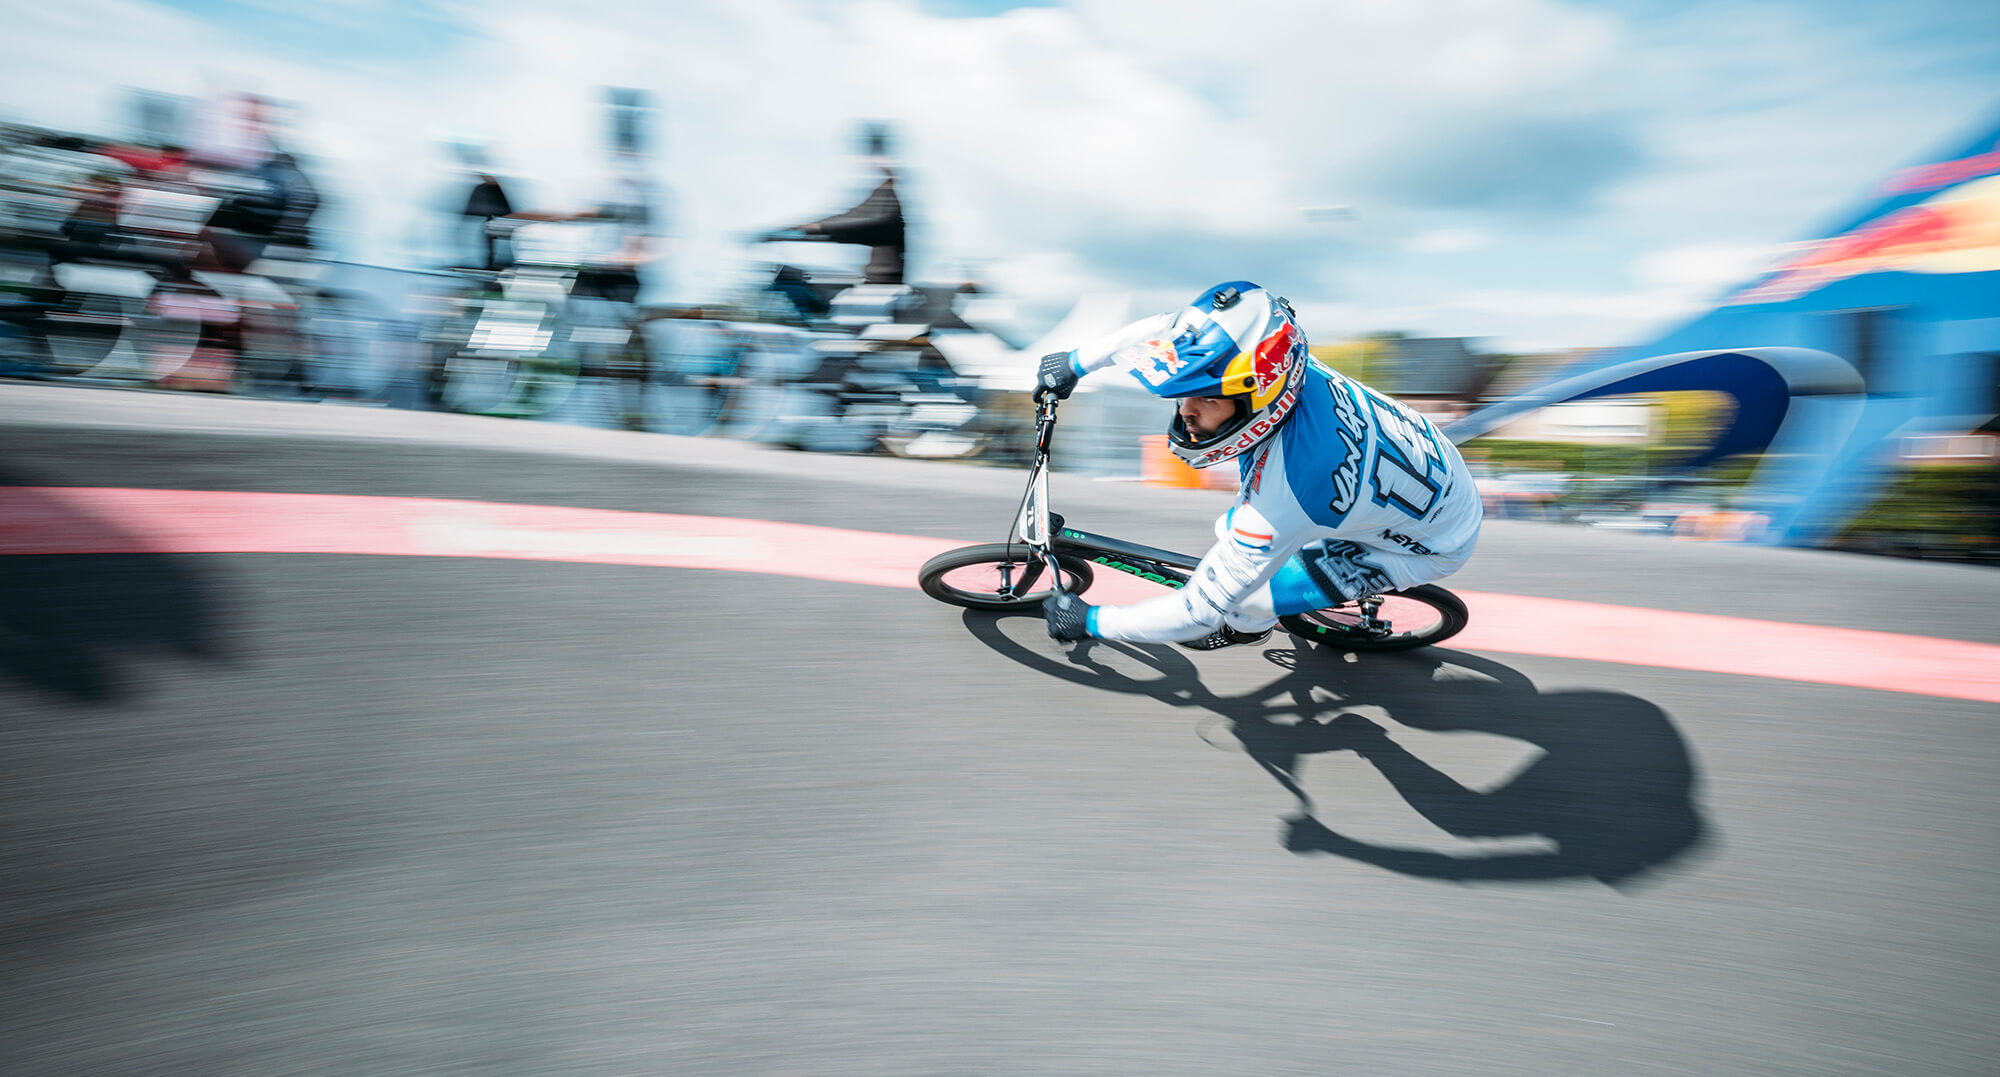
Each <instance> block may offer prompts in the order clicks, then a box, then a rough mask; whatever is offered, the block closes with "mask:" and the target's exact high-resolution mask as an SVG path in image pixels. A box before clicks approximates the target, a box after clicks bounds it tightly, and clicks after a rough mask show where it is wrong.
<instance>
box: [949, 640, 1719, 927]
mask: <svg viewBox="0 0 2000 1077" xmlns="http://www.w3.org/2000/svg"><path fill="white" fill-rule="evenodd" d="M965 623H966V627H967V628H968V629H969V630H970V631H971V633H972V635H973V636H974V638H976V639H978V640H980V641H981V642H982V643H985V644H986V645H987V646H988V647H991V648H992V649H993V650H995V651H996V652H998V653H1000V654H1002V655H1005V656H1007V657H1009V658H1011V659H1013V660H1015V661H1016V662H1019V663H1021V664H1022V665H1025V666H1028V667H1030V668H1034V669H1037V670H1038V671H1041V672H1044V673H1047V674H1049V675H1052V676H1056V677H1060V678H1062V679H1064V680H1068V681H1072V682H1074V683H1077V684H1083V685H1088V686H1090V687H1093V688H1097V689H1100V690H1104V691H1115V692H1121V693H1127V694H1137V695H1146V696H1150V697H1152V698H1154V699H1157V700H1159V701H1161V702H1163V703H1166V704H1168V705H1169V706H1174V707H1197V708H1200V709H1202V710H1206V711H1209V712H1211V713H1212V714H1214V715H1216V716H1218V717H1219V718H1221V719H1223V720H1225V721H1226V722H1227V723H1228V724H1229V729H1230V731H1231V732H1232V733H1233V734H1234V736H1235V738H1236V739H1237V741H1238V742H1240V743H1241V745H1242V747H1243V750H1244V752H1245V753H1246V754H1247V755H1248V756H1249V757H1250V758H1251V759H1252V760H1254V761H1255V762H1256V763H1257V764H1258V765H1259V766H1260V767H1261V768H1263V770H1264V771H1265V772H1266V773H1267V774H1269V775H1270V776H1271V778H1272V779H1273V780H1275V781H1276V782H1277V783H1278V784H1279V785H1281V786H1283V787H1284V788H1285V789H1286V790H1287V791H1288V792H1290V793H1291V794H1292V795H1293V796H1294V797H1296V798H1297V799H1298V803H1299V807H1298V812H1297V814H1296V815H1294V816H1292V817H1290V818H1288V819H1286V821H1285V823H1286V826H1285V833H1284V839H1283V840H1284V844H1285V847H1286V848H1287V849H1289V850H1291V851H1292V852H1294V853H1298V854H1301V855H1304V854H1308V853H1327V854H1331V855H1335V856H1341V857H1345V858H1347V859H1350V860H1355V861H1359V862H1362V863H1367V864H1373V865H1375V866H1378V867H1381V868H1385V869H1387V870H1390V871H1395V872H1398V873H1401V874H1404V875H1410V876H1416V877H1422V878H1432V879H1441V880H1448V881H1453V882H1532V881H1552V880H1562V879H1583V878H1588V879H1595V880H1598V881H1599V882H1602V883H1605V884H1606V885H1609V886H1613V887H1623V886H1626V885H1628V884H1631V883H1633V882H1636V881H1637V880H1638V879H1639V878H1640V876H1642V875H1644V874H1645V873H1648V872H1652V871H1656V870H1658V869H1660V868H1663V867H1665V866H1666V865H1668V864H1670V863H1672V862H1675V861H1678V860H1681V859H1683V858H1685V857H1687V856H1689V855H1690V854H1691V853H1692V852H1694V851H1695V850H1697V849H1699V848H1701V847H1702V846H1703V845H1704V843H1705V842H1706V841H1708V840H1709V839H1708V826H1707V824H1706V823H1705V821H1704V820H1703V818H1702V814H1701V811H1700V809H1699V808H1698V807H1697V806H1696V804H1695V791H1696V787H1697V785H1698V777H1699V775H1698V771H1697V768H1696V765H1695V762H1694V758H1693V756H1692V754H1691V753H1690V752H1689V750H1688V746H1687V743H1686V741H1685V740H1684V739H1683V738H1682V737H1681V735H1680V732H1679V730H1677V729H1676V728H1675V726H1674V723H1673V721H1672V720H1671V719H1670V718H1669V717H1668V716H1667V714H1666V712H1664V711H1663V710H1661V709H1660V708H1659V707H1658V706H1657V705H1655V704H1653V703H1652V702H1650V701H1648V700H1645V699H1642V698H1640V697H1638V696H1635V695H1632V694H1630V693H1626V692H1618V691H1611V690H1608V689H1595V688H1587V689H1557V690H1552V691H1543V690H1541V689H1539V688H1538V687H1536V686H1535V684H1534V683H1533V682H1532V681H1531V680H1529V678H1528V677H1527V676H1526V675H1525V674H1523V673H1521V672H1520V671H1519V670H1516V669H1514V668H1513V667H1511V666H1507V665H1505V664H1503V663H1500V662H1496V661H1494V660H1492V659H1489V658H1484V657H1481V656H1477V655H1471V654H1466V653H1464V652H1460V651H1451V650H1445V649H1442V648H1434V647H1433V648H1424V649H1420V650H1416V651H1407V652H1401V653H1395V654H1378V655H1355V656H1352V658H1351V660H1350V657H1349V656H1347V655H1345V654H1344V653H1342V652H1336V651H1331V650H1327V649H1325V648H1322V647H1320V646H1318V645H1316V644H1311V643H1307V642H1304V641H1301V640H1293V641H1292V646H1291V648H1290V649H1278V648H1270V649H1265V650H1263V658H1264V659H1265V660H1266V661H1268V662H1270V663H1271V664H1272V665H1274V666H1276V667H1278V668H1279V669H1280V670H1282V671H1283V672H1282V673H1281V674H1280V675H1279V676H1277V677H1276V678H1275V679H1273V680H1271V681H1270V682H1268V683H1266V684H1263V685H1261V686H1259V687H1257V688H1254V689H1251V690H1250V691H1248V692H1244V693H1242V694H1238V695H1218V694H1217V693H1215V692H1213V691H1211V690H1210V689H1209V688H1208V686H1207V685H1206V684H1204V683H1203V681H1202V679H1201V675H1200V672H1199V670H1197V668H1196V667H1195V665H1194V663H1193V662H1192V661H1190V659H1189V655H1188V653H1187V652H1185V651H1183V650H1181V649H1180V648H1177V647H1173V646H1169V645H1141V644H1128V643H1112V642H1106V641H1101V640H1086V641H1084V642H1082V643H1079V644H1077V645H1075V646H1074V647H1072V648H1071V649H1070V650H1069V651H1068V652H1067V653H1065V654H1060V655H1056V654H1049V653H1046V652H1041V651H1037V650H1034V649H1031V648H1029V647H1026V646H1024V645H1022V644H1020V643H1018V642H1016V641H1015V640H1013V639H1010V638H1008V636H1007V635H1006V634H1005V633H1004V632H1002V631H1001V629H1000V622H999V618H998V617H997V616H995V615H991V614H982V613H976V612H968V613H967V614H966V615H965ZM1101 650H1108V651H1109V652H1110V654H1108V655H1106V656H1105V657H1106V658H1109V657H1111V655H1116V656H1117V661H1118V663H1119V664H1120V665H1129V664H1131V663H1133V662H1136V663H1137V664H1138V665H1139V666H1141V667H1143V668H1145V669H1147V670H1150V671H1152V672H1154V673H1157V674H1158V676H1156V677H1155V676H1145V675H1140V676H1134V675H1132V674H1130V673H1126V672H1124V671H1122V670H1121V669H1118V668H1114V666H1113V665H1111V664H1109V663H1108V662H1107V661H1105V660H1102V659H1100V657H1098V652H1100V651H1101ZM1362 706H1367V707H1373V708H1379V709H1380V710H1381V711H1382V712H1384V713H1386V714H1387V715H1388V716H1389V718H1390V719H1392V720H1393V721H1394V722H1395V723H1396V724H1397V725H1400V726H1403V727H1406V728H1408V729H1413V730H1422V731H1427V732H1440V733H1452V732H1478V733H1487V734H1493V735H1497V736H1502V737H1509V738H1513V739H1516V740H1519V741H1523V742H1525V743H1527V744H1529V745H1532V746H1534V747H1535V748H1538V749H1540V752H1541V754H1540V756H1539V757H1538V758H1536V759H1535V760H1534V761H1533V762H1531V763H1529V764H1528V765H1527V766H1525V767H1523V768H1522V769H1521V770H1520V771H1518V772H1517V773H1515V774H1513V775H1512V776H1511V777H1509V778H1508V779H1506V780H1505V781H1504V782H1503V783H1502V784H1501V785H1499V786H1497V787H1494V788H1491V789H1485V790H1480V789H1474V788H1470V787H1468V786H1466V785H1464V784H1461V783H1460V782H1459V781H1458V780H1457V779H1455V778H1453V777H1451V776H1450V775H1448V774H1446V773H1445V772H1444V771H1442V770H1440V769H1438V768H1437V767H1436V766H1434V765H1432V764H1431V763H1429V762H1427V761H1425V760H1424V759H1423V758H1422V757H1421V756H1419V755H1418V754H1416V753H1414V752H1412V751H1411V750H1409V749H1408V748H1406V747H1404V746H1403V745H1402V744H1400V743H1398V741H1397V740H1396V739H1395V738H1394V737H1393V736H1392V735H1391V734H1390V732H1389V731H1388V730H1385V729H1384V728H1383V727H1382V726H1381V725H1380V724H1378V723H1376V722H1375V721H1373V720H1371V719H1369V718H1366V717H1364V716H1362V715H1360V714H1356V713H1354V712H1353V708H1356V707H1362ZM1336 751H1352V752H1354V753H1356V754H1357V755H1358V756H1359V757H1360V758H1362V759H1364V760H1366V761H1367V762H1368V763H1370V764H1371V765H1373V766H1374V767H1375V768H1376V770H1378V771H1379V772H1380V773H1381V775H1382V776H1383V777H1384V778H1385V779H1387V780H1388V782H1389V783H1390V785H1391V786H1393V787H1394V788H1395V790H1396V792H1397V793H1398V794H1399V795H1400V796H1401V797H1402V798H1403V800H1404V801H1405V802H1407V803H1408V805H1409V806H1410V807H1411V808H1412V809H1414V810H1415V811H1416V812H1417V813H1418V814H1419V815H1421V816H1422V817H1423V818H1424V819H1426V820H1428V821H1429V822H1430V823H1431V824H1433V825H1434V826H1436V827H1437V828H1438V829H1440V830H1442V831H1444V832H1445V833H1447V834H1450V835H1452V836H1453V837H1455V838H1460V839H1494V838H1522V837H1530V838H1539V839H1541V841H1540V842H1538V843H1537V844H1538V847H1537V848H1535V849H1532V850H1528V851H1493V852H1476V853H1456V852H1444V851H1439V850H1435V849H1424V848H1413V847H1399V846H1389V845H1382V844H1375V843H1371V842H1368V841H1363V840H1359V839H1357V838H1353V837H1350V836H1348V835H1345V834H1342V833H1340V832H1338V831H1336V830H1334V829H1332V828H1331V827H1329V826H1327V825H1326V824H1325V823H1323V822H1322V821H1321V820H1320V819H1319V818H1318V817H1317V816H1316V814H1315V812H1314V806H1313V801H1312V798H1311V796H1310V795H1309V794H1307V792H1306V791H1305V789H1304V787H1303V786H1302V785H1301V783H1300V774H1301V771H1302V769H1303V767H1304V765H1305V761H1306V760H1307V759H1308V758H1310V757H1311V756H1313V755H1318V754H1322V753H1327V752H1336Z"/></svg>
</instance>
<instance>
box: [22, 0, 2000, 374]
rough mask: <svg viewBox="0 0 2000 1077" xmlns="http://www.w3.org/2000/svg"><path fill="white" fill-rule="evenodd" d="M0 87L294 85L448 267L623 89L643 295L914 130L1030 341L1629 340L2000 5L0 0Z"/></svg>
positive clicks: (1806, 201)
mask: <svg viewBox="0 0 2000 1077" xmlns="http://www.w3.org/2000/svg"><path fill="white" fill-rule="evenodd" d="M0 20H4V22H0V25H7V26H8V27H9V32H8V33H7V34H6V35H5V36H4V38H0V117H4V118H10V119H14V120H17V121H23V122H29V123H35V124H41V125H44V126H50V127H57V128H62V129H67V130H75V131H81V132H90V133H104V134H114V133H118V132H119V131H121V130H122V129H123V126H124V123H123V113H122V111H121V107H122V106H121V101H122V99H123V93H124V88H125V87H129V86H138V87H144V88H147V89H152V90H157V91H162V92H169V93H176V94H185V95H190V96H194V97H205V96H213V95H217V94H220V93H222V92H224V91H228V90H247V91H251V92H256V93H259V94H263V95H265V96H268V97H272V98H274V99H279V100H282V101H285V102H287V103H289V105H290V108H289V109H288V112H287V116H288V124H289V132H288V140H289V141H290V142H291V143H292V144H293V145H295V146H297V147H298V148H300V149H302V150H303V151H305V153H306V154H307V155H309V157H310V159H311V161H312V167H313V169H314V175H315V178H316V180H317V181H318V183H319V185H320V187H321V188H322V190H323V191H324V192H325V193H326V195H327V197H328V199H329V207H328V209H327V211H326V214H327V216H328V217H329V219H330V220H332V221H334V222H337V224H338V228H337V229H336V230H335V231H334V232H333V233H332V234H333V236H334V241H335V244H336V246H337V249H338V253H339V254H341V255H343V256H346V257H350V258H354V259H357V260H361V261H367V262H373V263H384V264H395V265H437V264H440V262H441V261H442V260H443V253H442V250H441V249H440V247H439V246H438V236H439V234H440V227H441V219H440V217H439V215H438V213H437V212H436V210H437V207H438V206H440V205H442V204H444V203H445V202H447V201H450V200H451V199H452V198H454V197H455V198H456V199H457V201H458V202H459V203H460V204H462V203H463V197H464V194H463V186H462V184H463V180H462V179H461V178H460V177H459V175H458V174H457V173H456V172H455V171H454V165H453V163H452V159H451V157H450V155H449V153H448V152H447V151H446V150H445V148H444V147H445V145H446V143H447V140H450V139H477V140H479V141H481V142H482V143H484V144H485V145H487V146H488V148H489V152H490V154H491V155H492V157H493V160H494V162H495V168H496V171H498V172H500V173H501V174H502V175H503V176H505V177H507V178H508V180H509V183H510V192H511V193H513V194H514V195H515V198H514V200H515V202H516V204H517V205H525V206H531V207H533V208H544V209H578V208H584V207H586V206H588V205H590V204H591V203H592V202H593V201H594V200H595V199H596V198H597V197H598V194H599V193H600V192H601V191H602V190H603V189H604V188H605V184H606V178H605V177H606V165H607V163H608V162H607V155H606V154H605V152H604V150H603V132H604V130H605V126H606V124H605V120H604V117H603V116H602V114H601V110H600V107H599V102H600V100H601V95H602V87H604V86H606V85H618V86H628V87H635V88H639V89H643V90H645V91H647V92H648V94H649V95H650V96H651V99H652V100H653V101H654V102H655V103H656V104H657V105H658V106H659V107H658V111H657V114H656V116H655V117H654V120H655V129H654V133H655V137H656V142H657V151H658V152H657V153H656V155H655V157H654V159H653V160H652V161H651V162H650V164H649V166H648V169H649V173H650V178H651V179H652V181H653V182H654V183H655V185H656V186H657V188H658V189H659V190H660V191H661V192H662V195H663V198H664V206H665V212H666V218H667V221H668V231H669V233H670V234H671V235H672V237H673V240H674V242H673V245H672V247H671V249H670V251H669V252H668V254H667V256H666V257H665V258H664V260H663V261H662V262H661V263H660V264H659V265H658V266H657V267H656V272H655V283H654V288H653V290H652V292H650V293H649V295H650V297H651V298H654V299H659V300H667V301H687V302H699V301H702V300H704V299H710V300H712V299H714V298H717V297H719V296H721V295H724V294H726V293H728V292H729V291H731V290H733V289H735V288H736V287H738V286H740V285H741V284H742V283H743V282H744V281H745V280H747V279H750V278H751V277H752V276H753V275H754V274H755V273H756V272H757V267H758V266H759V265H761V264H763V263H765V262H768V261H771V260H773V259H776V258H781V257H782V258H785V259H787V260H797V261H802V262H807V263H817V264H827V265H843V266H848V267H858V266H859V264H860V262H861V261H862V260H863V258H864V252H862V251H860V250H858V249H850V250H841V251H829V250H826V249H822V248H804V247H799V246H797V245H792V246H788V247H784V248H779V247H771V246H765V247H756V246H751V245H748V244H746V243H745V242H744V237H745V236H746V235H748V234H751V233H754V232H757V231H760V230H763V229H767V228H773V227H779V226H783V225H787V224H791V223H796V222H798V221H802V220H807V219H811V218H814V217H817V216H820V215H823V214H826V213H829V212H832V211H834V210H838V209H842V208H845V207H846V206H847V205H849V204H851V202H852V201H853V200H855V199H858V197H859V196H860V195H861V194H862V193H863V192H864V190H865V188H866V176H865V174H864V173H863V172H862V170H861V169H860V167H859V165H858V163H857V162H856V161H854V160H853V159H852V158H851V156H850V150H851V149H852V147H853V144H854V138H855V131H856V129H857V127H858V125H859V124H860V123H861V122H862V121H864V120H878V121H882V122H886V123H888V124H890V125H891V127H892V129H893V131H894V133H895V136H896V139H897V143H898V157H899V158H900V160H901V163H902V167H903V172H902V180H901V187H902V192H903V197H904V201H905V205H906V207H907V210H908V213H909V215H910V219H911V225H912V229H913V231H912V251H911V267H912V276H913V278H917V279H923V280H937V281H943V280H955V279H962V278H967V277H971V278H976V279H979V280H980V281H982V282H983V283H984V284H985V285H986V286H987V288H988V289H989V294H991V295H993V296H995V297H996V299H997V300H998V302H997V303H996V306H997V307H998V308H999V309H1000V310H1002V311H1003V312H1006V313H1008V314H1009V315H1010V316H1011V318H1012V319H1013V321H1014V322H1015V323H1016V330H1017V333H1019V334H1032V333H1034V332H1036V331H1039V330H1040V329H1043V328H1046V327H1047V326H1048V325H1050V324H1052V323H1053V322H1054V321H1055V320H1056V318H1057V317H1058V316H1060V315H1061V314H1062V313H1063V312H1064V311H1065V310H1067V309H1068V308H1069V307H1070V305H1071V304H1073V303H1074V302H1076V301H1077V300H1078V299H1079V298H1081V297H1083V296H1086V295H1091V294H1098V293H1105V292H1126V293H1132V294H1133V295H1134V296H1135V301H1136V303H1137V306H1138V309H1140V310H1147V309H1168V308H1170V307H1173V306H1176V305H1179V304H1182V303H1185V302H1186V301H1187V300H1188V299H1189V298H1192V296H1193V295H1194V294H1196V293H1197V292H1199V291H1200V290H1201V289H1203V288H1205V287H1206V286H1208V285H1210V284H1213V283H1216V282H1218V281H1223V280H1231V279H1248V280H1253V281H1256V282H1258V283H1260V284H1264V285H1266V286H1267V287H1270V288H1272V289H1274V290H1276V291H1278V292H1280V293H1282V294H1285V295H1287V296H1289V297H1290V298H1291V299H1292V300H1293V301H1294V303H1295V304H1296V306H1297V307H1298V308H1299V311H1300V314H1301V316H1302V319H1303V321H1304V323H1305V326H1306V328H1307V330H1308V332H1309V333H1310V334H1311V335H1312V336H1313V337H1314V339H1316V340H1329V339H1336V338H1340V337H1345V336H1351V335H1356V334H1361V333H1367V332H1383V331H1398V332H1406V333H1411V334H1416V335H1450V336H1471V337H1477V338H1482V340H1483V341H1484V346H1485V347H1487V348H1489V349H1492V350H1497V351H1514V352H1521V351H1541V350H1552V349H1564V348H1577V347H1605V346H1614V345H1620V344H1634V343H1639V342H1642V341H1643V340H1644V339H1646V338H1647V337H1648V336H1649V335H1657V334H1658V333H1659V332H1661V331H1663V330H1665V329H1667V328H1671V326H1672V325H1673V324H1675V323H1676V322H1677V321H1679V320H1682V319H1685V318H1687V317H1689V316H1691V315H1692V314H1694V313H1697V312H1698V311H1700V310H1701V309H1703V308H1704V307H1705V306H1706V305H1707V303H1708V301H1709V300H1711V299H1712V298H1713V297H1714V296H1715V295H1716V294H1717V293H1719V292H1720V291H1722V290H1723V289H1725V288H1726V287H1727V286H1728V285H1731V284H1733V283H1736V282H1738V281H1740V280H1742V279H1743V278H1745V277H1747V276H1749V275H1750V274H1751V273H1752V272H1753V271H1754V270H1755V269H1756V268H1757V267H1758V266H1759V265H1761V264H1762V263H1763V262H1765V261H1766V260H1768V259H1769V258H1771V257H1772V256H1774V255H1775V254H1776V253H1777V252H1778V251H1780V250H1781V249H1782V248H1783V246H1784V245H1785V244H1787V243H1789V242H1794V241H1797V240H1801V239H1804V238H1808V237H1810V236H1812V235H1814V234H1815V233H1816V231H1817V230H1818V229H1820V228H1823V227H1824V226H1826V225H1827V224H1828V223H1830V222H1831V221H1833V220H1835V219H1837V218H1838V217H1840V216H1841V215H1842V214H1843V213H1844V212H1846V211H1847V210H1849V209H1850V208H1852V207H1853V206H1854V205H1856V204H1857V203H1858V202H1861V201H1863V200H1864V197H1865V193H1866V191H1867V189H1868V188H1869V187H1870V186H1871V185H1872V184H1873V183H1874V182H1876V181H1877V180H1879V179H1880V178H1881V177H1882V176H1883V175H1884V174H1885V173H1886V172H1888V171H1889V170H1891V169H1893V168H1895V167H1897V166H1898V165H1901V164H1905V163H1908V162H1910V161H1912V160H1915V159H1917V158H1919V157H1922V156H1923V155H1926V154H1928V153H1931V152H1934V151H1936V150H1938V149H1940V148H1941V147H1946V146H1950V145H1952V144H1954V143H1957V142H1961V141H1964V140H1967V139H1970V138H1972V137H1973V136H1975V135H1977V134H1979V133H1980V132H1981V131H1982V130H1983V129H1985V128H1987V127H1989V126H1995V125H2000V4H1994V3H1991V2H1990V0H1902V2H1900V3H1897V4H1893V5H1885V4H1879V3H1874V2H1864V0H1762V2H1759V0H1738V2H1729V3H1723V2H1711V0H1600V2H1581V0H1399V2H1397V3H1383V2H1381V0H1321V2H1315V3H1303V2H1302V3H1263V2H1256V0H1246V2H1238V3H1232V4H1227V5H1222V4H1215V3H1212V2H1206V0H1204V2H1193V0H1075V2H1069V3H1047V4H1014V3H1007V2H1005V0H853V2H837V0H721V2H717V0H708V2H705V3H699V4H691V3H682V2H678V0H595V2H593V3H591V4H588V5H585V6H583V7H581V8H577V7H573V6H569V5H557V4H552V3H547V2H538V3H518V2H512V0H480V2H477V3H474V2H472V0H318V2H317V3H314V4H310V5H305V4H294V3H290V2H288V0H175V2H171V3H168V2H150V0H64V2H62V3H60V4H49V3H46V2H44V0H33V2H28V0H0Z"/></svg>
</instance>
